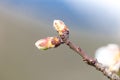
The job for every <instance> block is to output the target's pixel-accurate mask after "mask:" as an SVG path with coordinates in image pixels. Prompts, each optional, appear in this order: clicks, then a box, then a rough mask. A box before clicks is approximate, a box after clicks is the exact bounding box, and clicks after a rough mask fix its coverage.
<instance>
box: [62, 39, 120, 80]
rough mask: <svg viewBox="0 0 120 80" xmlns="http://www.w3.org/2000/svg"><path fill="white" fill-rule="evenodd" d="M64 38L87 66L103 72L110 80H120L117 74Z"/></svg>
mask: <svg viewBox="0 0 120 80" xmlns="http://www.w3.org/2000/svg"><path fill="white" fill-rule="evenodd" d="M64 38H65V37H64ZM64 38H63V37H62V40H63V42H64V43H65V44H66V45H67V46H69V47H70V48H71V49H72V50H74V51H75V52H77V53H78V54H79V55H80V56H81V57H82V58H83V61H85V62H86V63H87V64H89V65H91V66H93V67H95V68H96V69H97V70H99V71H101V72H102V73H103V74H104V75H105V76H107V77H108V78H109V79H112V80H120V77H119V76H118V75H117V74H115V73H113V72H111V71H110V70H109V69H108V68H107V67H105V66H103V65H102V64H100V63H98V62H97V60H96V59H94V58H91V57H89V56H88V55H87V53H85V52H84V51H83V50H82V49H81V48H80V47H78V46H76V45H74V44H73V43H72V42H71V41H70V40H68V39H64Z"/></svg>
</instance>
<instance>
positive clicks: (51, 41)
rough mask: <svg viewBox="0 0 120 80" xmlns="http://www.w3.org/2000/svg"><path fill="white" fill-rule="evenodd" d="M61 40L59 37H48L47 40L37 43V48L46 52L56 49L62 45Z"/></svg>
mask: <svg viewBox="0 0 120 80" xmlns="http://www.w3.org/2000/svg"><path fill="white" fill-rule="evenodd" d="M60 43H61V42H60V39H59V38H58V37H47V38H45V39H40V40H38V41H36V43H35V46H36V47H37V48H38V49H41V50H46V49H49V48H54V47H57V46H59V45H60Z"/></svg>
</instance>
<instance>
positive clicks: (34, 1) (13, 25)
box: [0, 0, 120, 80]
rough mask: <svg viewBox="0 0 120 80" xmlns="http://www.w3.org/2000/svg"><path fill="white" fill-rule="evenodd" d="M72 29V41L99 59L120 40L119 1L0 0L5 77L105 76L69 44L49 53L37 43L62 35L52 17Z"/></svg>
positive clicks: (0, 65) (0, 73) (69, 79)
mask: <svg viewBox="0 0 120 80" xmlns="http://www.w3.org/2000/svg"><path fill="white" fill-rule="evenodd" d="M54 19H60V20H63V21H64V22H65V24H66V25H67V26H69V28H70V40H71V41H73V42H74V43H75V44H77V45H79V46H81V47H82V49H84V51H86V52H87V53H88V55H90V56H92V57H94V53H95V50H96V49H97V48H99V47H100V46H104V45H107V44H109V43H116V44H118V45H119V44H120V41H119V40H120V31H119V30H120V0H0V37H1V38H0V80H98V79H99V80H106V79H107V78H106V77H104V76H103V74H102V73H101V72H99V71H97V70H96V69H95V68H93V67H91V66H88V65H87V64H85V63H84V62H83V61H82V58H81V57H80V56H79V55H78V54H76V53H75V52H74V51H72V50H71V49H69V48H68V47H67V46H66V45H61V46H60V47H58V48H56V49H50V50H47V51H40V50H38V49H37V48H36V47H35V45H34V43H35V42H36V41H37V40H39V39H41V38H45V37H47V36H55V35H57V33H56V31H55V30H54V28H53V20H54Z"/></svg>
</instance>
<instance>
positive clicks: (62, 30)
mask: <svg viewBox="0 0 120 80" xmlns="http://www.w3.org/2000/svg"><path fill="white" fill-rule="evenodd" d="M53 26H54V27H55V29H56V30H57V32H58V33H59V35H63V34H64V33H65V32H69V29H68V28H67V26H66V25H65V24H64V22H63V21H61V20H54V22H53Z"/></svg>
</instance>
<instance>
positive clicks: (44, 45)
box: [35, 20, 120, 80]
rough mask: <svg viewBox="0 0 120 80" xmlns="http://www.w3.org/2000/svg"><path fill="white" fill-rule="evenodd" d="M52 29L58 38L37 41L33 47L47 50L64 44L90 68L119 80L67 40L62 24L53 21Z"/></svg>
mask: <svg viewBox="0 0 120 80" xmlns="http://www.w3.org/2000/svg"><path fill="white" fill-rule="evenodd" d="M53 25H54V28H55V29H56V31H57V32H58V35H59V36H58V37H48V38H45V39H41V40H38V41H37V42H36V43H35V45H36V46H37V48H39V49H43V50H46V49H49V48H56V47H58V46H59V45H60V44H63V43H65V44H66V45H67V46H69V47H70V48H71V49H72V50H74V51H75V52H77V53H78V54H79V55H80V56H81V57H82V58H83V61H84V62H85V63H87V64H88V65H90V66H93V67H95V68H96V69H97V70H99V71H101V72H102V73H103V74H104V75H105V76H106V77H108V78H109V79H111V80H120V77H119V76H118V75H117V74H116V73H114V72H111V71H110V70H109V68H108V67H105V66H104V65H102V64H100V63H98V61H97V60H96V59H94V58H92V57H90V56H88V55H87V53H85V52H84V51H83V50H82V49H81V48H80V47H78V46H76V45H75V44H73V42H71V41H70V40H69V29H68V28H67V26H66V25H65V24H64V22H62V21H60V20H55V21H54V23H53Z"/></svg>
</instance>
